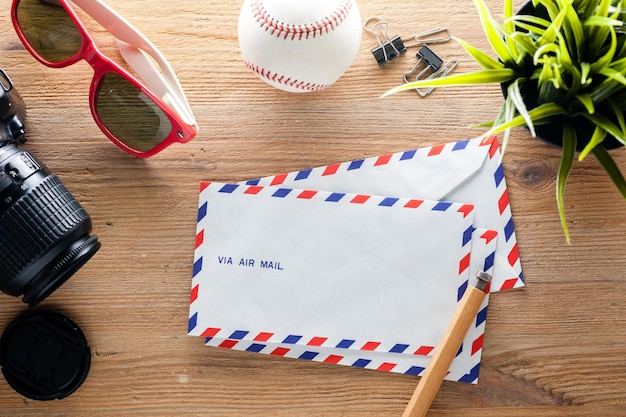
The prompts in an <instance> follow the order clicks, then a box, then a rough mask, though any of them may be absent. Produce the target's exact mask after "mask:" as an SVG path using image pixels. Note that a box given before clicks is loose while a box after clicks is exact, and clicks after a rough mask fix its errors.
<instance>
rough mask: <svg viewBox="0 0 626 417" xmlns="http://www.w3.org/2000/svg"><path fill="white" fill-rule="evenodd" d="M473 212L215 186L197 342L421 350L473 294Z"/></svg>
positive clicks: (197, 298) (203, 247)
mask: <svg viewBox="0 0 626 417" xmlns="http://www.w3.org/2000/svg"><path fill="white" fill-rule="evenodd" d="M473 216H474V208H473V206H472V205H470V204H463V203H448V202H438V201H424V200H418V199H406V198H398V197H377V196H372V195H367V194H348V193H341V192H321V191H312V190H297V189H291V188H286V187H260V186H256V185H242V184H216V183H213V184H210V183H205V184H204V189H203V190H202V191H201V194H200V206H199V213H198V220H199V221H198V232H197V240H196V246H197V248H196V254H195V261H194V277H193V284H192V292H191V306H190V318H189V334H190V335H197V336H204V337H215V338H224V339H226V338H230V339H237V340H241V341H258V340H263V341H264V342H268V343H292V342H296V343H297V342H298V340H303V341H307V343H309V344H311V343H313V344H314V345H316V346H320V347H329V346H331V347H340V348H350V346H352V345H354V346H367V350H369V351H372V352H393V351H397V350H398V349H404V350H408V351H413V352H417V351H419V350H420V349H424V348H425V347H426V348H427V347H428V346H434V345H435V344H436V343H437V342H438V340H439V338H440V337H441V334H442V333H443V329H445V326H446V325H447V322H448V321H449V319H450V317H451V315H452V312H453V311H454V308H455V305H456V303H457V301H458V299H459V297H460V296H459V294H460V293H461V292H462V289H464V288H465V287H466V286H467V282H468V279H469V272H470V251H471V247H472V245H471V242H472V233H473V231H474V227H473V225H472V222H473Z"/></svg>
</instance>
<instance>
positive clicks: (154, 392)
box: [0, 0, 626, 417]
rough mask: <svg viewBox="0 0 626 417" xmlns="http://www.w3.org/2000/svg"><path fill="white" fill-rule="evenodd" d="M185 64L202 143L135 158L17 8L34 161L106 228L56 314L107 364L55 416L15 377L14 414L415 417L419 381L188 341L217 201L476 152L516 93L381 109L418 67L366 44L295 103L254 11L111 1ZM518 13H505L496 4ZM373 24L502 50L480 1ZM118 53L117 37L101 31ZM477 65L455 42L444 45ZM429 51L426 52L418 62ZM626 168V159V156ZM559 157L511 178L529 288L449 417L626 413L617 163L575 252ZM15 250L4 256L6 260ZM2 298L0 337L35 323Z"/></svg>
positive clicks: (545, 149) (518, 137)
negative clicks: (197, 276) (249, 63)
mask: <svg viewBox="0 0 626 417" xmlns="http://www.w3.org/2000/svg"><path fill="white" fill-rule="evenodd" d="M107 3H109V4H110V5H111V6H113V7H114V8H115V9H116V10H118V11H119V12H120V13H121V14H123V15H124V16H125V17H126V18H127V19H128V20H129V21H131V22H132V23H133V24H135V25H136V26H137V27H138V28H139V29H140V30H141V31H142V32H143V33H145V34H146V35H147V36H148V37H149V38H150V39H151V40H152V41H153V42H154V43H155V44H156V45H157V46H158V47H159V48H160V49H161V51H162V52H163V54H164V55H165V56H166V57H168V59H169V60H170V62H171V64H172V66H173V67H174V69H175V71H176V72H177V74H178V75H179V78H180V80H181V83H182V85H183V87H184V88H185V90H186V92H187V95H188V98H189V100H190V102H191V105H192V107H193V109H194V112H195V114H196V117H197V119H198V122H199V124H200V132H199V134H198V137H197V138H196V139H194V140H193V141H192V142H190V143H188V144H185V145H175V146H172V147H171V148H170V149H168V150H167V151H165V152H163V153H162V154H160V155H158V156H156V157H154V158H151V159H149V160H138V159H134V158H132V157H130V156H127V155H125V154H124V153H122V152H121V151H119V150H118V149H117V148H116V147H115V146H114V145H112V144H111V143H110V142H109V141H108V140H107V139H106V138H105V137H104V135H103V134H102V133H101V132H100V131H99V130H98V128H97V127H96V125H95V123H94V122H93V119H92V117H91V115H90V113H89V107H88V98H87V97H88V89H89V83H90V77H91V74H92V72H91V68H90V67H89V66H88V65H87V64H85V63H84V62H81V63H78V64H75V65H74V66H72V67H69V68H65V69H62V70H60V69H51V68H47V67H44V66H42V65H41V64H39V63H38V62H36V61H35V60H34V59H33V58H32V57H31V56H30V55H29V54H28V53H27V52H26V51H25V50H24V49H23V47H22V45H21V44H20V42H19V40H18V38H17V36H16V35H15V32H14V31H13V28H12V25H11V22H10V18H9V13H8V11H9V9H10V1H9V0H0V6H1V7H2V8H3V9H4V10H5V13H4V14H2V18H1V19H2V20H3V22H2V23H3V24H2V25H0V58H1V61H0V67H2V68H4V69H5V70H6V71H7V72H8V73H9V75H10V76H11V77H12V79H13V81H14V83H15V84H16V86H17V88H18V90H19V91H20V93H21V95H22V96H23V97H24V99H25V101H26V103H27V106H28V136H29V138H30V140H29V142H28V143H27V145H26V147H27V148H28V149H29V150H30V151H32V152H33V153H34V154H36V155H37V156H38V157H40V158H41V159H42V160H43V161H44V162H45V163H46V164H47V165H48V166H49V167H50V169H52V170H53V171H54V172H55V173H56V174H58V175H59V176H60V177H61V179H62V180H63V182H64V183H65V185H66V186H67V187H68V188H69V189H70V190H71V191H72V192H73V193H74V194H75V196H76V197H77V198H78V199H79V200H80V201H81V202H82V203H83V204H84V206H85V207H86V209H87V210H88V211H89V213H90V214H91V216H92V219H93V222H94V233H96V234H97V235H98V236H99V239H100V240H101V242H102V245H103V246H102V249H101V250H100V252H99V253H98V254H97V255H96V256H95V257H94V258H93V259H92V260H91V261H90V262H89V263H88V264H87V265H86V266H85V267H84V268H82V269H81V270H80V271H79V273H77V274H76V275H75V276H74V277H73V278H72V279H71V280H69V281H68V282H67V283H66V284H65V285H63V286H62V287H61V288H60V289H59V290H58V291H56V292H55V293H54V294H53V295H52V296H51V297H50V298H49V299H48V300H46V301H45V302H44V303H43V305H42V307H46V308H52V309H56V310H58V311H60V312H62V313H65V314H67V315H69V316H70V317H72V318H73V319H74V320H75V321H76V322H77V323H78V324H79V325H80V326H81V327H82V328H83V330H84V331H85V333H86V335H87V337H88V340H89V342H90V345H91V347H92V352H93V363H92V369H91V372H90V374H89V376H88V379H87V380H86V382H85V384H84V385H83V386H82V387H81V388H80V389H79V390H78V391H77V392H76V393H75V394H73V395H72V396H70V397H69V398H67V399H65V400H62V401H53V402H46V403H41V402H36V401H31V400H27V399H24V398H22V397H20V396H19V395H17V394H16V393H15V392H14V391H13V390H12V389H11V388H10V387H9V386H8V385H7V384H6V383H5V382H4V381H3V380H2V379H0V415H1V416H25V417H34V416H68V417H78V416H87V415H91V416H181V415H190V416H343V417H348V416H359V417H370V416H371V417H374V416H376V417H379V416H400V415H401V414H402V411H403V410H404V408H405V406H406V404H407V402H408V400H409V398H410V396H411V393H412V392H413V390H414V389H415V386H416V383H417V381H418V379H417V378H415V377H410V376H404V375H396V374H390V373H384V372H376V371H367V370H358V369H352V368H348V367H341V366H331V365H324V364H319V363H308V362H306V361H298V360H290V359H284V358H274V357H268V356H266V355H256V354H251V353H242V352H232V351H228V350H223V349H217V348H208V347H205V346H203V343H202V341H201V340H199V339H197V338H192V337H188V336H186V328H187V325H186V321H187V317H188V300H189V288H190V282H191V271H192V262H193V248H194V235H195V223H196V207H197V197H198V186H199V182H200V181H202V180H213V181H240V180H245V179H249V178H256V177H260V176H264V175H270V174H276V173H282V172H288V171H292V170H296V169H303V168H310V167H315V166H320V165H326V164H331V163H336V162H341V161H347V160H352V159H356V158H363V157H367V156H374V155H380V154H386V153H391V152H398V151H404V150H407V149H414V148H416V147H422V146H429V145H434V144H439V143H443V142H451V141H456V140H459V139H463V138H468V137H474V136H477V135H479V134H480V133H482V131H481V130H480V129H475V128H471V127H470V126H472V125H474V124H475V123H477V122H482V121H486V120H490V119H492V118H493V117H495V115H496V113H497V111H498V108H499V105H500V104H501V102H502V98H501V95H500V92H499V89H498V87H497V86H491V87H472V88H460V87H459V88H451V89H446V90H443V89H438V90H435V92H434V93H433V94H432V95H431V96H429V97H428V98H425V99H422V98H420V97H418V96H417V95H416V94H411V92H407V93H405V94H404V93H403V94H399V95H395V96H392V97H389V98H386V99H379V96H380V94H382V93H383V92H385V91H386V90H387V89H389V88H391V87H393V86H395V85H397V84H399V83H400V82H401V81H402V74H403V73H404V72H405V71H407V70H409V69H410V68H411V67H412V66H413V63H414V55H411V54H406V55H405V56H403V57H402V58H401V59H398V60H397V61H396V62H393V63H390V64H389V65H387V66H385V67H384V68H379V67H378V66H377V65H376V63H375V62H374V59H373V57H372V56H371V54H370V52H369V50H370V49H371V48H372V47H374V46H375V45H376V44H375V40H374V39H373V38H369V37H366V36H365V35H364V37H363V39H362V45H361V50H360V52H359V54H358V56H357V58H356V60H355V62H354V64H353V66H352V67H351V68H350V69H349V70H348V72H347V73H346V74H345V76H344V77H342V78H341V79H340V80H339V81H338V82H337V83H336V84H335V85H334V86H333V87H331V88H330V89H328V90H326V91H323V92H319V93H313V94H288V93H284V92H281V91H278V90H275V89H273V88H271V87H269V86H267V85H266V84H265V83H263V82H261V81H260V80H258V79H257V78H256V77H255V76H254V75H253V74H252V73H250V72H249V71H248V70H247V69H246V68H245V66H244V65H243V64H242V62H241V58H240V55H239V51H238V45H237V18H238V13H239V7H240V2H224V1H217V0H187V1H182V2H171V1H165V0H134V1H123V0H108V1H107ZM488 4H489V6H490V7H491V8H492V10H493V11H494V15H496V16H498V15H499V14H500V10H501V2H500V1H495V0H489V1H488ZM359 7H360V9H361V14H362V17H363V20H365V19H366V18H367V17H371V16H380V17H381V18H383V19H385V20H387V21H389V23H390V27H389V30H390V35H396V34H399V35H402V36H408V35H410V34H413V33H417V32H420V31H424V30H428V29H431V28H433V27H437V26H444V27H448V28H450V30H451V32H452V34H453V35H455V36H458V37H461V38H463V39H466V40H468V41H469V42H471V43H473V44H474V45H476V46H479V47H486V43H485V41H484V36H483V34H482V31H481V29H480V26H479V20H478V15H477V14H476V12H475V10H474V8H473V6H472V4H471V2H468V1H461V0H443V1H442V0H438V1H436V0H423V1H420V2H418V3H416V2H410V1H403V0H402V1H394V2H389V1H383V0H368V1H365V0H361V1H359ZM90 26H91V27H93V29H94V33H95V35H96V38H97V40H98V43H99V44H102V49H103V50H104V51H106V52H107V53H111V54H115V49H114V46H113V45H114V43H113V41H112V40H111V38H110V37H108V36H107V34H106V33H105V32H104V31H103V30H101V29H98V28H97V27H96V26H95V25H93V24H92V23H90ZM435 51H436V52H437V53H438V54H439V55H440V56H442V57H445V58H448V57H452V56H456V57H458V58H459V59H460V64H459V67H458V68H457V71H459V72H460V71H467V70H470V69H473V68H475V64H473V63H472V62H471V61H470V59H469V58H468V56H467V55H466V54H464V53H463V52H462V50H461V48H460V47H459V45H457V44H455V43H449V44H444V45H441V46H440V47H437V48H436V49H435ZM411 52H412V53H413V51H411ZM613 155H614V157H615V158H616V160H617V162H618V164H619V165H620V166H621V167H623V168H624V169H626V151H624V150H622V149H620V150H616V151H614V152H613ZM558 162H559V150H558V149H556V148H553V147H550V146H548V145H546V144H543V143H541V142H539V141H537V140H534V139H532V138H530V137H529V135H528V133H527V132H526V131H524V130H522V129H520V130H516V131H515V132H514V134H513V135H512V138H511V141H510V143H509V146H508V148H507V150H506V154H505V157H504V169H505V174H506V180H507V184H508V187H509V194H510V200H511V205H512V210H513V214H514V221H515V226H516V232H517V237H518V242H519V251H520V255H521V260H522V265H523V268H524V277H525V280H526V283H527V286H526V287H525V288H524V289H521V290H515V291H510V292H505V293H498V294H495V295H494V296H492V297H491V299H490V309H489V315H488V322H487V330H486V335H485V341H484V350H483V362H482V368H481V374H480V379H479V384H478V385H467V384H459V383H450V382H444V383H443V385H442V387H441V390H440V391H439V394H438V395H437V398H436V399H435V401H434V403H433V405H432V408H431V411H430V413H429V416H460V415H462V416H465V417H479V416H480V417H495V416H498V417H512V416H530V417H532V416H550V417H552V416H558V417H561V416H563V417H565V416H584V417H586V416H589V417H591V416H594V417H595V416H609V417H611V416H623V415H626V412H625V411H624V410H625V408H624V407H625V406H626V388H625V387H626V366H625V358H626V331H624V329H626V302H625V301H626V299H625V297H626V296H625V294H626V279H624V271H626V256H624V247H626V216H625V215H624V212H625V209H626V202H624V201H623V199H622V198H621V197H620V195H619V193H618V192H617V191H616V190H615V189H614V186H613V185H612V184H611V182H610V180H609V179H608V177H607V176H606V175H605V174H604V172H603V171H602V169H601V168H600V167H599V165H598V164H597V163H596V162H595V161H594V160H593V158H588V159H587V160H585V161H583V162H582V163H576V164H575V167H574V170H573V172H572V175H571V178H570V181H569V182H568V186H567V192H566V202H565V204H566V213H567V218H568V222H569V226H570V232H571V237H572V243H571V244H570V245H567V244H566V243H565V241H564V238H563V232H562V230H561V227H560V223H559V219H558V214H557V210H556V204H555V200H554V196H555V190H554V187H555V186H554V177H555V175H556V171H557V167H558ZM0 250H1V248H0ZM26 309H27V307H25V306H24V305H23V304H22V303H21V301H19V300H18V299H16V298H13V297H10V296H7V295H4V294H0V329H3V328H4V327H5V326H6V325H7V324H8V323H9V321H10V320H11V319H12V318H14V317H15V316H16V315H17V314H19V313H20V312H22V311H24V310H26Z"/></svg>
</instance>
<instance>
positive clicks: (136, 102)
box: [96, 72, 172, 152]
mask: <svg viewBox="0 0 626 417" xmlns="http://www.w3.org/2000/svg"><path fill="white" fill-rule="evenodd" d="M96 112H97V114H98V117H99V118H100V120H101V121H102V123H103V124H104V125H105V126H106V128H107V129H108V130H109V132H111V133H112V134H113V135H114V136H115V137H116V138H117V139H118V140H119V141H120V142H122V143H124V144H125V145H126V146H128V147H130V148H132V149H134V150H136V151H140V152H146V151H149V150H151V149H153V148H154V147H156V146H157V145H158V144H160V143H161V142H163V141H164V140H165V139H166V138H167V137H168V136H169V134H170V132H171V131H172V124H171V122H170V120H169V118H168V117H167V116H166V115H165V113H163V111H162V110H161V109H160V108H159V106H157V104H156V103H155V102H154V101H153V100H152V99H151V98H150V97H148V96H147V95H146V94H144V93H143V92H142V91H141V90H139V88H137V87H136V86H135V85H134V84H132V83H131V82H130V81H128V80H127V79H125V78H123V77H122V76H120V75H118V74H114V73H111V72H109V73H107V74H105V75H104V76H103V77H102V79H101V81H100V86H99V89H98V93H97V97H96Z"/></svg>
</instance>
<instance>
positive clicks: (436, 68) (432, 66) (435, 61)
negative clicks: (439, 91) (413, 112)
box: [404, 45, 459, 97]
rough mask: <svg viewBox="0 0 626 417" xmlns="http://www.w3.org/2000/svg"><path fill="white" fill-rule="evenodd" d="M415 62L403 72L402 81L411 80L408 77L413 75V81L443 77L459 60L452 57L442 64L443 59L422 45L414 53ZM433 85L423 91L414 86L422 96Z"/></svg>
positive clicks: (426, 93)
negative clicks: (409, 68) (408, 69)
mask: <svg viewBox="0 0 626 417" xmlns="http://www.w3.org/2000/svg"><path fill="white" fill-rule="evenodd" d="M416 56H417V63H416V64H415V65H414V66H413V68H412V69H411V70H410V71H408V72H405V73H404V82H407V83H408V82H411V80H410V79H409V77H412V76H415V77H414V79H413V81H419V80H430V79H433V78H437V77H445V76H446V75H448V73H450V72H451V71H452V70H454V68H455V67H456V66H457V64H458V62H459V60H458V59H456V58H452V59H450V60H448V61H447V62H446V63H445V64H443V60H442V59H441V58H439V56H438V55H437V54H436V53H434V52H433V51H432V49H430V48H429V47H428V46H426V45H424V46H422V49H420V51H419V52H418V53H417V54H416ZM434 89H435V87H430V88H428V89H426V90H425V91H424V90H423V89H420V88H416V89H415V91H417V93H418V94H419V95H420V96H422V97H426V96H427V95H429V94H430V93H432V92H433V90H434Z"/></svg>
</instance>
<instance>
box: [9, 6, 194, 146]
mask: <svg viewBox="0 0 626 417" xmlns="http://www.w3.org/2000/svg"><path fill="white" fill-rule="evenodd" d="M71 4H75V5H76V6H78V7H79V8H80V9H81V10H82V11H84V12H85V13H86V14H87V15H89V16H90V17H92V18H93V19H94V20H95V21H96V22H98V23H99V24H100V25H102V26H103V27H104V28H105V29H107V30H108V31H109V33H110V34H111V35H113V37H114V38H115V40H116V41H117V46H118V49H119V52H120V55H121V56H122V58H123V59H124V61H126V63H127V64H128V65H129V67H130V68H131V69H132V71H133V72H134V74H136V75H137V76H135V75H133V74H131V72H129V71H127V70H126V69H124V68H123V67H122V66H120V65H118V64H117V63H115V62H114V61H112V60H111V59H109V58H107V57H106V56H105V55H103V54H102V52H100V51H99V50H98V48H97V47H96V45H95V43H94V41H93V38H92V37H91V36H90V35H89V34H88V33H87V29H86V28H85V26H84V25H83V24H82V23H81V21H80V19H79V18H78V15H77V14H76V12H75V11H74V9H73V8H72V6H71ZM11 18H12V21H13V26H14V27H15V30H16V32H17V34H18V36H19V38H20V39H21V41H22V42H23V43H24V46H25V47H26V49H27V50H28V51H29V52H30V53H31V54H32V55H33V56H34V57H35V58H36V59H37V60H38V61H40V62H41V63H42V64H44V65H47V66H49V67H54V68H62V67H66V66H69V65H71V64H74V63H75V62H77V61H79V60H81V59H84V60H85V61H87V62H88V63H89V64H90V65H91V67H92V68H93V69H94V77H93V80H92V81H91V88H90V91H89V105H90V107H91V113H92V115H93V117H94V119H95V121H96V123H97V124H98V126H99V127H100V129H101V130H102V131H103V132H104V134H106V135H107V136H108V137H109V139H111V141H113V143H115V144H116V145H117V146H119V147H120V148H121V149H123V150H124V151H126V152H128V153H129V154H131V155H134V156H137V157H142V158H146V157H149V156H152V155H155V154H156V153H158V152H160V151H162V150H163V149H165V148H166V147H168V146H169V145H171V144H172V143H174V142H182V143H184V142H188V141H190V140H191V139H192V138H193V137H194V136H195V135H196V132H197V129H198V127H197V123H196V120H195V118H194V116H193V113H192V111H191V108H190V106H189V103H188V101H187V98H186V97H185V93H184V92H183V89H182V87H181V85H180V82H179V81H178V78H177V77H176V74H175V73H174V71H173V70H172V68H171V66H170V65H169V63H168V62H167V61H166V59H165V57H164V56H163V55H162V54H161V53H160V52H159V51H158V50H157V48H156V47H155V46H154V45H153V44H152V43H151V42H150V41H149V40H148V39H147V38H146V37H145V36H144V35H143V34H141V33H140V32H139V31H138V30H137V29H135V28H134V27H133V26H132V25H131V24H130V23H128V22H127V21H126V20H125V19H124V18H123V17H122V16H120V15H119V14H117V13H116V12H115V11H114V10H113V9H111V8H110V7H109V6H108V5H106V4H105V3H103V2H102V1H101V0H74V1H73V2H72V3H70V1H69V0H13V5H12V8H11Z"/></svg>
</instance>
